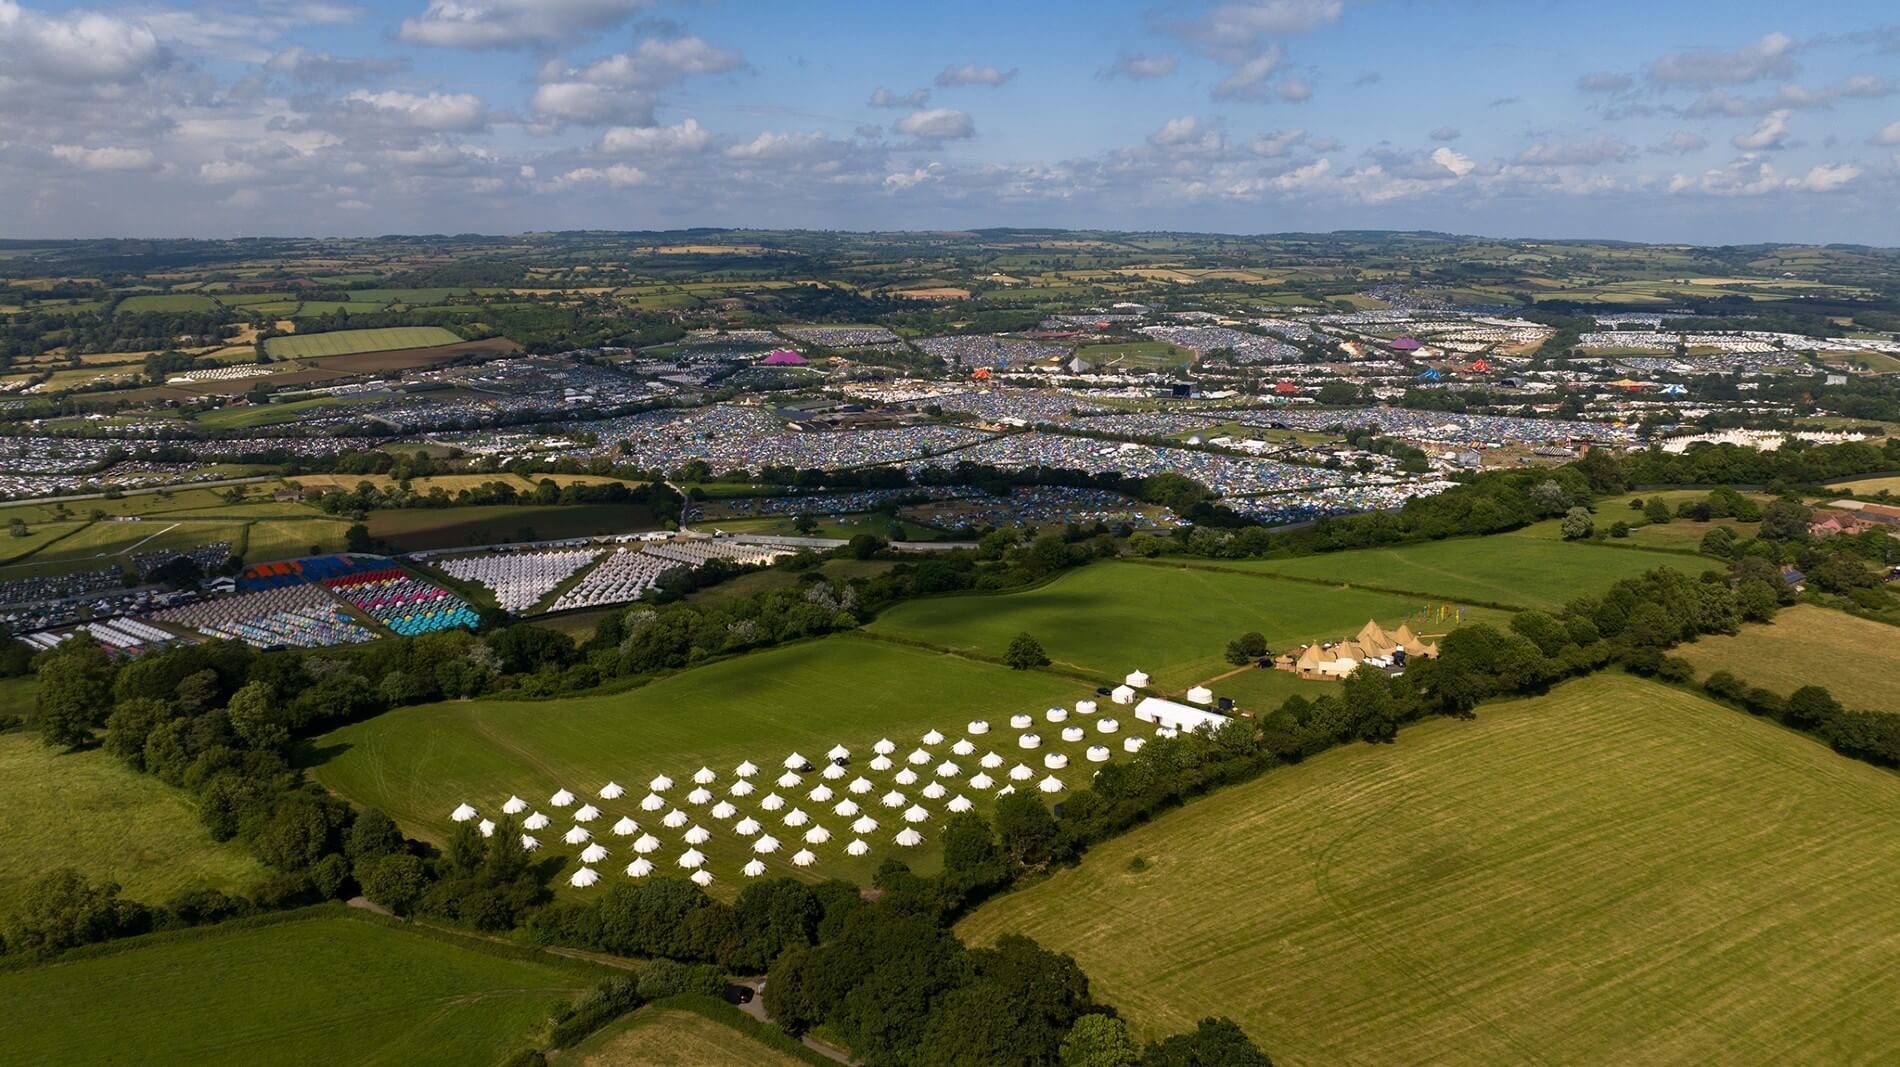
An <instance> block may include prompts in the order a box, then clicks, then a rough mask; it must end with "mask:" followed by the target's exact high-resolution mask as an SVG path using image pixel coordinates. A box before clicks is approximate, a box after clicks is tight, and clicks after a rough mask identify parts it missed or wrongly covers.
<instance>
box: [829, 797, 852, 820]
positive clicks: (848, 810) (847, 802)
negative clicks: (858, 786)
mask: <svg viewBox="0 0 1900 1067" xmlns="http://www.w3.org/2000/svg"><path fill="white" fill-rule="evenodd" d="M831 810H832V811H833V812H836V813H837V814H839V815H845V816H851V815H856V814H857V813H858V802H857V801H855V800H852V799H851V798H850V797H846V798H844V799H843V800H840V801H838V802H837V803H836V804H833V805H832V806H831Z"/></svg>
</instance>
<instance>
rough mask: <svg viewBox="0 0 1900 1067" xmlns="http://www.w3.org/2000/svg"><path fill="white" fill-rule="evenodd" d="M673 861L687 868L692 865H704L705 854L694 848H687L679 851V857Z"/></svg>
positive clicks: (690, 867)
mask: <svg viewBox="0 0 1900 1067" xmlns="http://www.w3.org/2000/svg"><path fill="white" fill-rule="evenodd" d="M673 862H674V863H677V864H679V865H680V866H681V867H685V868H686V869H688V870H691V869H693V868H694V867H704V866H705V865H706V854H705V853H704V852H701V851H700V850H698V849H696V848H689V849H687V850H686V851H684V852H682V853H680V858H679V859H676V860H674V861H673Z"/></svg>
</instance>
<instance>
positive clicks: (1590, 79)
mask: <svg viewBox="0 0 1900 1067" xmlns="http://www.w3.org/2000/svg"><path fill="white" fill-rule="evenodd" d="M1635 84H1636V79H1634V78H1632V77H1630V76H1629V75H1627V74H1618V73H1616V72H1615V71H1599V72H1597V73H1595V74H1585V75H1584V76H1583V77H1581V78H1578V79H1577V88H1578V89H1579V90H1580V91H1582V92H1586V93H1620V92H1623V91H1625V90H1627V89H1628V88H1630V86H1632V85H1635Z"/></svg>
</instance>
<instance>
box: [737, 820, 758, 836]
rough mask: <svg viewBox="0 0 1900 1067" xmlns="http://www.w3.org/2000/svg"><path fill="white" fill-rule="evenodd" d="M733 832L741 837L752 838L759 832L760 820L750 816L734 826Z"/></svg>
mask: <svg viewBox="0 0 1900 1067" xmlns="http://www.w3.org/2000/svg"><path fill="white" fill-rule="evenodd" d="M732 832H733V833H735V834H738V835H739V836H740V837H751V836H752V835H753V834H756V833H758V832H759V820H757V819H755V818H753V817H752V816H750V815H748V816H746V817H745V818H743V819H740V820H739V821H738V822H736V823H733V824H732Z"/></svg>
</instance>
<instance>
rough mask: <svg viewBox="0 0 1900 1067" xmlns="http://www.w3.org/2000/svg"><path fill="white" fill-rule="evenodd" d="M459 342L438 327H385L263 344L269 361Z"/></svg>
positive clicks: (338, 331)
mask: <svg viewBox="0 0 1900 1067" xmlns="http://www.w3.org/2000/svg"><path fill="white" fill-rule="evenodd" d="M460 340H461V338H460V337H458V336H456V335H455V333H454V332H453V331H451V330H447V329H444V328H443V327H441V326H386V327H383V328H381V329H375V330H336V331H334V332H331V333H311V334H293V335H292V336H289V337H273V338H271V339H270V340H268V341H265V342H264V350H265V351H266V352H268V353H269V354H270V357H271V358H272V359H304V358H308V357H311V356H348V355H355V354H356V353H358V352H388V351H393V350H395V349H402V348H429V347H432V346H434V345H452V344H455V343H456V342H457V341H460Z"/></svg>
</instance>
